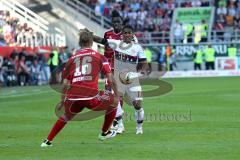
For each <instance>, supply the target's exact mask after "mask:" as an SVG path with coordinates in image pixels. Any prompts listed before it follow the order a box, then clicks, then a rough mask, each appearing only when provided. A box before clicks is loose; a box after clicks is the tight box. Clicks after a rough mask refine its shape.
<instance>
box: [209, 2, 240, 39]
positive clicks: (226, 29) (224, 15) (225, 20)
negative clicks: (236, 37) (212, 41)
mask: <svg viewBox="0 0 240 160" xmlns="http://www.w3.org/2000/svg"><path fill="white" fill-rule="evenodd" d="M215 17H216V18H215V23H214V27H213V29H215V30H217V31H218V32H217V37H218V40H224V41H230V40H232V39H231V37H232V35H233V34H234V33H233V31H234V30H236V29H237V30H239V28H240V0H228V1H227V0H217V2H216V14H215Z"/></svg>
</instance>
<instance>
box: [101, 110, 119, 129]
mask: <svg viewBox="0 0 240 160" xmlns="http://www.w3.org/2000/svg"><path fill="white" fill-rule="evenodd" d="M116 113H117V108H116V107H115V108H112V107H110V108H109V109H108V110H107V111H106V113H105V118H104V123H103V127H102V132H103V133H106V132H107V131H108V130H109V128H110V126H111V125H112V122H113V120H114V118H115V116H116Z"/></svg>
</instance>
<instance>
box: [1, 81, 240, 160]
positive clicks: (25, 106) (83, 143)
mask: <svg viewBox="0 0 240 160" xmlns="http://www.w3.org/2000/svg"><path fill="white" fill-rule="evenodd" d="M166 81H168V82H169V83H171V84H172V86H173V88H174V89H173V90H172V91H171V92H170V93H168V94H166V95H162V96H159V97H154V98H147V99H145V100H144V108H145V114H146V118H147V119H146V122H145V123H144V134H143V135H135V122H134V117H133V109H132V108H130V107H128V106H126V105H125V107H124V108H125V112H126V117H125V121H126V122H125V127H126V132H125V133H124V134H123V135H119V136H117V137H116V138H114V139H111V140H107V141H104V142H100V141H99V140H98V139H97V136H98V133H99V132H100V129H101V125H102V121H103V117H100V118H98V119H94V120H90V121H84V122H70V123H69V124H68V125H67V126H66V127H65V128H64V130H63V131H62V132H61V133H60V134H59V135H58V136H57V137H56V138H55V141H54V146H53V147H51V148H44V149H43V148H40V144H41V142H42V140H43V139H44V138H46V136H47V134H48V132H49V130H50V129H51V127H52V125H53V123H55V121H56V116H55V115H54V105H55V104H56V103H57V102H58V101H59V95H58V94H57V93H56V92H54V91H52V90H51V89H50V88H49V87H48V86H40V87H22V88H21V87H14V88H4V89H1V90H0V160H79V159H80V160H84V159H90V160H93V159H103V160H108V159H114V160H116V159H124V160H125V159H126V160H129V159H144V160H148V159H157V160H160V159H161V160H169V159H170V160H208V159H216V160H226V159H229V160H238V159H240V77H235V78H198V79H166ZM144 88H145V89H148V87H144Z"/></svg>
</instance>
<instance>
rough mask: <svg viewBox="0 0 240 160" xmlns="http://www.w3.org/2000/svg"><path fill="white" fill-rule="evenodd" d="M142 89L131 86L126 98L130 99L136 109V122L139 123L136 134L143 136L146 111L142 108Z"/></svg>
mask: <svg viewBox="0 0 240 160" xmlns="http://www.w3.org/2000/svg"><path fill="white" fill-rule="evenodd" d="M141 91H142V88H141V86H131V87H130V88H129V90H127V92H126V96H127V98H128V99H129V101H130V102H132V105H133V106H134V109H135V113H134V115H135V120H136V123H137V126H136V134H142V133H143V127H142V126H143V120H144V109H143V106H142V100H143V98H142V92H141Z"/></svg>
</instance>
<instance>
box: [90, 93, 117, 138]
mask: <svg viewBox="0 0 240 160" xmlns="http://www.w3.org/2000/svg"><path fill="white" fill-rule="evenodd" d="M101 96H104V99H103V98H101ZM117 103H118V99H117V98H116V97H114V96H113V94H112V93H109V92H108V93H107V92H104V93H103V92H101V93H100V97H98V99H93V100H91V105H90V106H87V108H89V109H92V110H93V111H102V110H106V111H105V117H104V123H103V126H102V132H101V133H100V134H99V139H100V140H105V139H107V138H112V137H114V136H115V135H116V132H115V131H111V130H110V127H111V125H112V123H113V120H114V118H115V116H116V112H117Z"/></svg>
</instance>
